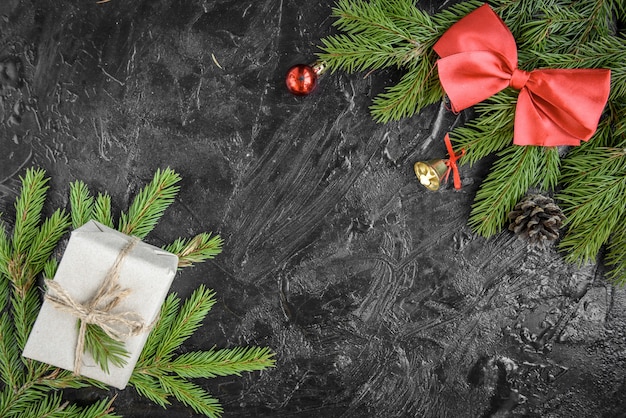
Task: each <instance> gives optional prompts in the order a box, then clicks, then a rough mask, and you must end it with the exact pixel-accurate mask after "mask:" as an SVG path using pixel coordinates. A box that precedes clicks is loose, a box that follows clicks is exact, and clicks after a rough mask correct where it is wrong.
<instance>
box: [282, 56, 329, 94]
mask: <svg viewBox="0 0 626 418" xmlns="http://www.w3.org/2000/svg"><path fill="white" fill-rule="evenodd" d="M323 70H324V65H323V64H321V63H315V64H313V65H306V64H296V65H294V66H293V67H291V68H290V69H289V71H287V76H286V77H285V84H286V85H287V89H288V90H289V92H291V94H294V95H296V96H306V95H307V94H309V93H311V92H312V91H313V90H314V89H315V86H316V85H317V79H318V77H319V76H320V74H321V73H322V71H323Z"/></svg>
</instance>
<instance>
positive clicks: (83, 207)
mask: <svg viewBox="0 0 626 418" xmlns="http://www.w3.org/2000/svg"><path fill="white" fill-rule="evenodd" d="M21 180H22V189H21V191H20V194H19V197H18V198H17V201H16V203H15V211H16V215H15V223H14V226H13V230H12V232H11V233H10V232H9V231H8V228H7V225H6V224H5V223H4V222H2V220H1V219H0V382H1V383H0V416H1V417H7V418H13V417H15V418H17V417H20V418H21V417H29V418H36V417H42V418H43V417H74V418H96V417H98V418H105V417H107V418H113V417H118V416H119V415H117V414H115V413H114V409H113V399H103V400H100V401H98V402H95V403H94V404H92V405H89V406H79V405H74V404H71V403H69V402H66V401H64V400H63V398H62V390H63V389H67V388H73V389H80V388H85V387H89V386H92V387H98V388H102V389H106V386H105V385H104V384H102V383H100V382H97V381H95V380H92V379H88V378H84V377H81V376H74V375H73V374H72V373H71V372H70V371H67V370H62V369H58V368H55V367H53V366H49V365H47V364H44V363H40V362H37V361H34V360H31V359H27V358H24V357H22V356H21V353H22V350H23V348H24V345H25V344H26V340H27V338H28V335H29V333H30V330H31V328H32V326H33V324H34V322H35V319H36V318H37V315H38V313H39V309H40V307H41V299H40V298H41V294H40V291H39V289H38V287H37V280H38V278H40V277H42V276H43V277H53V276H54V272H55V271H56V267H57V264H58V261H57V259H56V258H55V257H54V256H53V251H54V250H55V248H56V247H57V244H58V243H59V241H60V240H61V238H62V237H63V236H65V234H66V233H67V232H68V231H69V230H70V229H71V228H78V227H80V226H82V225H83V224H85V223H86V222H88V221H89V220H91V219H94V220H96V221H98V222H100V223H102V224H104V225H107V226H109V227H113V228H115V226H114V224H115V222H114V220H113V216H112V212H111V197H110V196H109V195H108V194H106V193H105V194H98V195H97V196H96V197H93V196H92V195H91V193H90V191H89V189H88V188H87V186H86V185H85V184H84V183H82V182H80V181H77V182H74V183H72V184H71V186H70V208H71V210H70V213H69V214H68V213H66V212H65V211H64V210H62V209H59V210H56V211H55V212H53V213H52V215H51V216H49V217H47V218H45V219H43V217H42V213H43V209H44V203H45V200H46V193H47V190H48V179H47V178H46V177H45V172H44V171H43V170H36V169H29V170H27V171H26V174H25V175H24V177H22V178H21ZM179 181H180V176H179V175H178V174H177V173H176V172H174V171H173V170H171V169H165V170H158V171H157V172H156V173H155V175H154V178H153V180H152V181H151V182H150V183H149V184H148V185H146V186H145V187H144V188H143V189H142V190H141V191H140V192H139V193H138V194H137V196H136V198H135V199H134V200H133V202H132V203H131V205H130V207H129V210H128V212H123V213H122V214H121V216H120V219H119V222H118V225H117V229H118V230H120V231H122V232H124V233H126V234H132V235H135V236H139V237H141V238H144V237H145V236H147V235H148V234H149V233H150V232H151V231H152V229H153V228H154V227H155V226H156V225H157V223H158V221H159V219H160V218H161V216H162V215H163V213H164V211H165V210H166V209H167V207H168V206H169V205H170V204H171V203H172V202H173V201H174V198H175V196H176V193H177V192H178V186H177V183H178V182H179ZM221 246H222V241H221V238H220V237H219V236H212V235H211V234H209V233H201V234H198V235H197V236H195V237H193V238H191V239H187V238H179V239H177V240H175V241H174V242H173V243H172V244H169V245H167V246H165V247H164V248H165V249H166V250H167V251H170V252H173V253H175V254H177V255H178V256H179V267H180V268H183V267H188V266H192V265H193V264H195V263H200V262H203V261H205V260H208V259H211V258H213V257H215V256H216V255H217V254H219V253H220V251H221ZM214 304H215V293H214V292H213V291H212V290H210V289H207V288H206V287H204V286H199V287H198V288H197V289H196V290H195V291H194V292H193V293H192V295H191V296H190V297H189V298H188V299H187V300H186V301H184V302H182V301H181V300H180V298H178V297H177V295H176V294H170V295H169V296H168V297H167V299H166V301H165V303H164V304H163V306H162V307H161V313H160V316H159V320H158V321H157V323H156V324H155V326H154V328H153V330H152V331H151V333H150V335H149V336H148V341H147V343H146V345H145V347H144V350H143V351H142V353H141V356H140V358H139V362H138V363H137V366H136V367H135V370H134V372H133V374H132V377H131V380H130V382H129V385H130V386H132V387H134V388H135V390H137V392H138V393H139V394H141V395H143V396H145V397H147V398H148V399H150V400H152V401H154V402H155V403H157V404H159V405H161V406H163V407H166V406H167V405H169V404H170V402H171V399H177V400H178V401H180V402H181V403H182V404H184V405H186V406H188V407H190V408H191V409H193V410H194V411H195V412H196V413H199V414H203V415H205V416H207V417H219V416H221V414H222V412H223V409H222V407H221V405H220V403H219V401H218V400H217V399H215V398H214V397H213V396H211V394H210V393H208V392H207V391H206V390H205V389H204V388H202V387H201V386H199V385H198V384H197V383H195V382H194V381H193V380H192V379H198V378H212V377H215V376H227V375H240V374H241V373H242V372H250V371H257V370H264V369H266V368H268V367H273V366H274V363H275V360H274V358H273V357H274V353H273V352H272V351H271V350H270V349H269V348H265V347H236V348H231V349H219V350H216V349H215V348H213V349H210V350H208V351H197V352H190V353H184V354H178V353H179V349H180V347H181V345H182V344H183V343H184V342H185V341H186V340H187V338H189V337H190V336H191V335H193V333H194V332H195V331H196V330H197V329H198V328H199V327H200V326H201V324H202V322H203V320H204V319H205V317H206V315H207V314H208V312H209V311H210V309H211V307H212V306H213V305H214ZM86 335H87V336H86V347H87V349H88V350H89V351H90V352H91V354H92V355H93V357H94V358H95V359H96V361H97V362H98V363H99V364H100V365H101V366H102V367H103V368H105V370H106V369H107V368H108V366H109V364H114V365H115V364H123V362H125V357H126V351H125V349H124V345H123V343H120V342H118V341H115V340H113V339H111V338H110V337H108V336H107V335H106V334H104V332H102V330H101V329H100V328H98V327H95V326H92V325H90V326H88V332H87V334H86Z"/></svg>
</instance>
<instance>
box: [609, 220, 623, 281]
mask: <svg viewBox="0 0 626 418" xmlns="http://www.w3.org/2000/svg"><path fill="white" fill-rule="evenodd" d="M605 261H606V264H607V266H608V267H609V272H608V273H607V277H608V278H609V279H610V280H612V281H613V282H614V283H616V284H618V285H621V286H624V285H626V215H625V214H622V218H621V219H620V220H619V221H618V222H617V225H616V227H615V228H614V229H613V232H612V234H611V237H610V240H609V244H608V246H607V254H606V258H605Z"/></svg>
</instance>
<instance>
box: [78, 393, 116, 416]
mask: <svg viewBox="0 0 626 418" xmlns="http://www.w3.org/2000/svg"><path fill="white" fill-rule="evenodd" d="M114 400H115V398H111V399H102V400H100V401H98V402H96V403H94V404H92V405H89V406H87V407H77V406H75V405H70V406H69V407H68V408H66V413H67V415H68V416H71V417H73V418H122V417H121V415H117V414H114V413H113V401H114Z"/></svg>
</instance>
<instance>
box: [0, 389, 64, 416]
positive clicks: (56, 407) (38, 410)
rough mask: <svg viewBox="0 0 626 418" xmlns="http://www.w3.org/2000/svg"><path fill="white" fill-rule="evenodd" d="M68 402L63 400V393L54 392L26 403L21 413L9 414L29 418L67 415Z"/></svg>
mask: <svg viewBox="0 0 626 418" xmlns="http://www.w3.org/2000/svg"><path fill="white" fill-rule="evenodd" d="M67 405H68V403H67V402H63V401H62V398H61V394H58V393H52V394H46V395H45V396H42V397H41V398H40V399H39V400H38V401H37V402H33V403H31V404H29V405H24V407H23V408H22V410H21V411H20V412H19V415H15V414H13V415H9V416H16V417H18V416H19V417H29V418H52V417H61V416H67V415H66V414H65V413H64V411H65V408H66V407H67Z"/></svg>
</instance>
